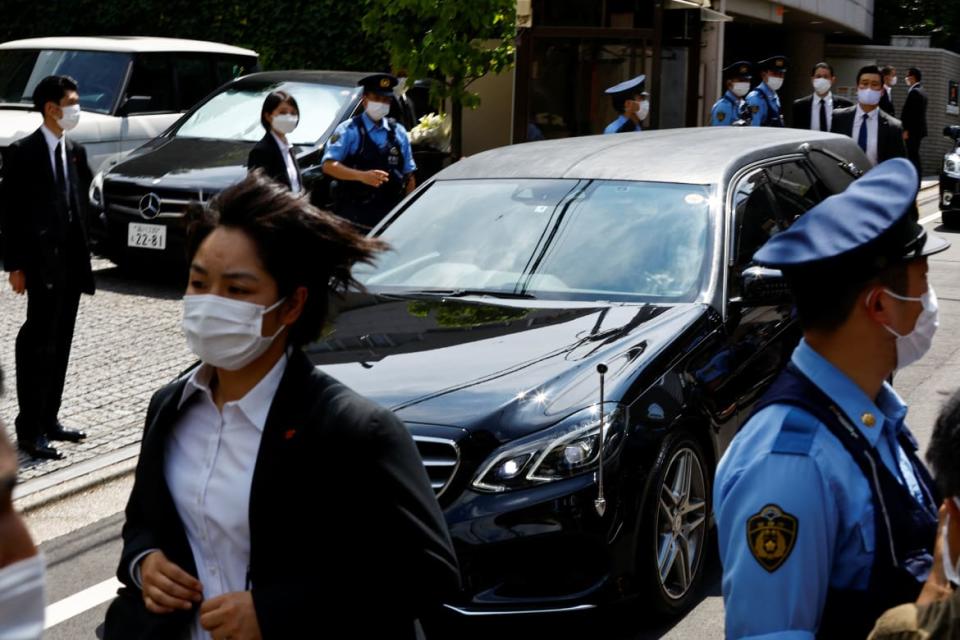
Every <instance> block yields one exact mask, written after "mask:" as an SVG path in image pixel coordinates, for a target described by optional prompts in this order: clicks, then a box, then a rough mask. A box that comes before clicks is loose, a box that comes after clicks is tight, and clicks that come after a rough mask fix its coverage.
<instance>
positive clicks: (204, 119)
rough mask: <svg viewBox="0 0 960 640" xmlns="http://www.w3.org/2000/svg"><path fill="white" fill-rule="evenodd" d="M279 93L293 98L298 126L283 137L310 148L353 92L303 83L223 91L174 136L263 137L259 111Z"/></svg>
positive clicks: (254, 138)
mask: <svg viewBox="0 0 960 640" xmlns="http://www.w3.org/2000/svg"><path fill="white" fill-rule="evenodd" d="M276 90H283V91H286V92H287V93H289V94H290V95H292V96H293V97H294V98H296V99H297V104H299V105H300V123H299V124H298V125H297V128H296V129H295V130H294V131H293V133H291V134H289V135H288V136H287V138H288V139H289V140H290V141H291V142H292V143H293V144H297V145H313V144H316V142H317V141H318V140H320V139H321V138H322V137H323V135H324V134H325V133H327V132H328V131H329V130H330V129H331V128H332V127H333V126H335V125H336V123H337V122H339V121H340V113H341V112H342V111H343V109H345V108H346V106H347V104H348V103H349V102H350V101H351V99H352V98H353V95H354V93H355V91H356V90H355V89H354V88H352V87H341V86H335V85H326V84H312V83H307V82H280V83H269V84H267V83H264V84H258V85H255V86H248V85H244V86H242V87H238V86H232V87H228V88H225V89H224V90H222V91H220V92H219V93H217V94H216V95H215V96H213V97H212V98H210V100H208V101H207V102H206V103H204V104H203V105H202V106H200V108H198V109H197V110H196V111H194V112H193V113H192V114H191V115H190V117H189V118H187V120H186V121H184V123H183V124H182V125H180V128H179V129H177V131H176V133H175V135H176V136H177V137H178V138H213V139H219V140H248V141H250V142H256V141H257V140H259V139H260V138H262V137H263V134H264V130H263V126H262V125H261V124H260V110H261V109H262V108H263V100H264V98H266V97H267V94H268V93H270V92H271V91H276Z"/></svg>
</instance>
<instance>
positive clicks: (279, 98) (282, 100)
mask: <svg viewBox="0 0 960 640" xmlns="http://www.w3.org/2000/svg"><path fill="white" fill-rule="evenodd" d="M282 104H288V105H290V106H291V107H293V108H294V109H295V110H296V112H297V114H298V115H299V114H300V107H298V106H297V100H296V98H294V97H293V96H292V95H290V94H289V93H287V92H286V91H271V92H270V93H268V94H267V97H266V98H264V99H263V109H260V124H262V125H263V128H264V129H266V130H267V131H268V132H269V131H270V121H269V120H267V114H269V113H273V112H274V111H275V110H276V109H277V107H279V106H280V105H282Z"/></svg>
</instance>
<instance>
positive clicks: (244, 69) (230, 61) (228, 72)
mask: <svg viewBox="0 0 960 640" xmlns="http://www.w3.org/2000/svg"><path fill="white" fill-rule="evenodd" d="M256 62H257V60H256V58H244V57H241V56H230V57H226V58H223V57H217V58H216V59H215V60H214V69H215V73H216V76H217V86H220V85H223V84H226V83H228V82H230V81H231V80H233V79H234V78H239V77H240V76H245V75H247V74H248V73H252V72H253V71H254V68H255V67H256Z"/></svg>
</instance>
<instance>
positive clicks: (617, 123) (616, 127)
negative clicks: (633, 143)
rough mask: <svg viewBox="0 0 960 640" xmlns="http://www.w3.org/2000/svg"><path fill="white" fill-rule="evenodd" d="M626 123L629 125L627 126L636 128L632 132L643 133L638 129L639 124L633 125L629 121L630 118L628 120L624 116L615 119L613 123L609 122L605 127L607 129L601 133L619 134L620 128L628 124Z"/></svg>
mask: <svg viewBox="0 0 960 640" xmlns="http://www.w3.org/2000/svg"><path fill="white" fill-rule="evenodd" d="M628 123H629V124H633V126H634V127H636V129H634V131H643V129H642V128H641V127H640V125H639V124H634V123H633V121H631V120H630V118H628V117H627V116H625V115H623V114H620V116H619V117H617V119H616V120H614V121H613V122H611V123H610V124H608V125H607V128H606V129H604V130H603V132H604V133H619V132H620V127H622V126H623V125H625V124H628Z"/></svg>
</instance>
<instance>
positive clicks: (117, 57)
mask: <svg viewBox="0 0 960 640" xmlns="http://www.w3.org/2000/svg"><path fill="white" fill-rule="evenodd" d="M129 66H130V54H129V53H114V52H110V51H69V50H61V49H7V50H0V102H5V103H8V104H33V89H34V87H36V86H37V83H38V82H40V81H41V80H43V79H44V78H45V77H47V76H50V75H65V76H70V77H71V78H73V79H74V80H76V81H77V85H78V86H79V87H80V108H81V109H82V110H84V111H94V112H96V113H107V114H109V113H112V111H113V108H114V105H116V103H117V98H118V97H119V94H120V91H121V89H122V87H123V82H124V79H125V78H126V77H127V68H128V67H129Z"/></svg>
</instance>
